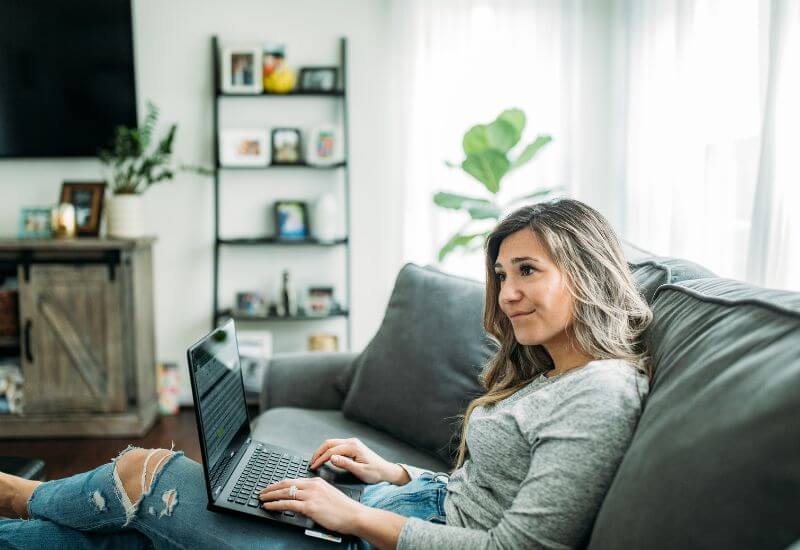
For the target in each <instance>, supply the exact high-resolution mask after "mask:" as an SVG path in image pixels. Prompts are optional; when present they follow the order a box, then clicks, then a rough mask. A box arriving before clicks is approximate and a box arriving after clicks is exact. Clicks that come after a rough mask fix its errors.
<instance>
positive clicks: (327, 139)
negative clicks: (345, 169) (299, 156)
mask: <svg viewBox="0 0 800 550" xmlns="http://www.w3.org/2000/svg"><path fill="white" fill-rule="evenodd" d="M343 160H344V140H343V138H342V131H341V129H340V128H338V127H336V126H332V125H324V126H316V127H315V128H312V129H311V131H310V132H309V133H308V139H306V162H308V164H311V165H313V166H331V165H334V164H338V163H340V162H342V161H343Z"/></svg>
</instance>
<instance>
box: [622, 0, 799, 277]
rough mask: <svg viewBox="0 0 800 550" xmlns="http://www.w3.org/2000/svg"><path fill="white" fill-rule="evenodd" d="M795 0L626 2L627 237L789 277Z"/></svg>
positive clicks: (794, 251) (665, 250) (714, 265)
mask: <svg viewBox="0 0 800 550" xmlns="http://www.w3.org/2000/svg"><path fill="white" fill-rule="evenodd" d="M798 5H800V2H798V0H789V1H785V0H776V1H773V2H769V1H768V0H760V1H759V0H740V1H737V2H730V1H726V0H697V1H681V2H678V1H675V0H648V1H647V2H633V1H631V2H629V3H628V4H627V18H626V19H627V21H626V23H625V24H626V29H625V30H626V31H627V34H628V40H627V42H626V44H625V51H624V55H626V56H627V60H628V67H627V82H628V88H627V105H628V107H627V109H628V113H627V121H628V123H627V139H626V142H627V146H626V173H625V189H626V196H625V224H624V227H625V229H624V234H625V236H626V237H627V238H628V239H629V240H631V241H633V242H635V243H637V244H639V245H641V246H643V247H644V248H648V249H650V250H653V251H655V252H658V253H661V254H665V255H673V256H683V257H686V258H689V259H692V260H695V261H698V262H700V263H702V264H704V265H706V266H708V267H709V268H711V269H712V270H714V271H715V272H717V273H718V274H719V275H722V276H728V277H735V278H740V279H748V280H750V281H752V282H754V283H757V284H764V285H767V286H775V287H781V288H792V287H793V288H800V276H798V275H800V271H799V270H798V269H799V268H798V264H800V250H799V249H798V245H800V241H799V240H798V224H797V222H796V221H794V220H793V219H792V218H793V217H796V216H793V212H794V210H795V209H796V208H797V207H798V206H800V204H798V201H797V198H798V195H797V192H798V185H800V181H799V178H798V174H799V172H798V159H800V155H798V151H800V141H798V129H799V128H800V121H798V116H797V113H798V110H797V109H798V106H797V105H798V100H797V98H798V97H800V92H799V91H798V81H797V79H798V72H799V71H800V59H798V44H797V41H798V24H800V21H799V20H798Z"/></svg>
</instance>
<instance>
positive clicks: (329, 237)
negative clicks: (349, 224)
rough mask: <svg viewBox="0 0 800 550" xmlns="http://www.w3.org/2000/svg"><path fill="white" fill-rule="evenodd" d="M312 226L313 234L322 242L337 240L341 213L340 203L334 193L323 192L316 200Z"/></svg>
mask: <svg viewBox="0 0 800 550" xmlns="http://www.w3.org/2000/svg"><path fill="white" fill-rule="evenodd" d="M313 213H314V214H313V216H312V221H313V223H312V224H311V227H312V228H313V236H314V238H315V239H317V240H319V241H321V242H333V241H335V240H336V237H337V235H336V233H337V227H336V226H337V220H338V217H339V215H340V213H339V205H338V203H337V202H336V197H334V195H333V193H323V194H322V195H320V196H319V197H318V198H317V200H316V201H315V202H314V209H313Z"/></svg>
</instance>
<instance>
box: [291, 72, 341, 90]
mask: <svg viewBox="0 0 800 550" xmlns="http://www.w3.org/2000/svg"><path fill="white" fill-rule="evenodd" d="M338 76H339V68H338V67H303V68H302V69H300V90H301V91H303V92H333V91H336V82H337V79H338Z"/></svg>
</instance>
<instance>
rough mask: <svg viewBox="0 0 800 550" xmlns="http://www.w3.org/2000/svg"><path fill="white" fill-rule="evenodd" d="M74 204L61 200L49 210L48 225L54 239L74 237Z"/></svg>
mask: <svg viewBox="0 0 800 550" xmlns="http://www.w3.org/2000/svg"><path fill="white" fill-rule="evenodd" d="M75 210H76V209H75V206H74V205H72V204H70V203H68V202H62V203H61V204H59V205H56V206H54V207H53V208H52V209H51V210H50V227H52V228H53V237H55V238H56V239H72V238H74V237H75V229H76V227H75Z"/></svg>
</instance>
